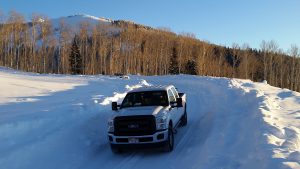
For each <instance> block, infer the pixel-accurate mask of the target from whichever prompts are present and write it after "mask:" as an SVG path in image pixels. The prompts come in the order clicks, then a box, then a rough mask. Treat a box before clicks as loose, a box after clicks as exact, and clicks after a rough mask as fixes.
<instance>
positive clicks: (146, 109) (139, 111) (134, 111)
mask: <svg viewBox="0 0 300 169" xmlns="http://www.w3.org/2000/svg"><path fill="white" fill-rule="evenodd" d="M166 108H167V107H163V106H143V107H128V108H123V109H121V110H119V111H118V113H117V116H136V115H154V116H157V115H158V114H159V113H160V112H163V111H164V110H165V109H166Z"/></svg>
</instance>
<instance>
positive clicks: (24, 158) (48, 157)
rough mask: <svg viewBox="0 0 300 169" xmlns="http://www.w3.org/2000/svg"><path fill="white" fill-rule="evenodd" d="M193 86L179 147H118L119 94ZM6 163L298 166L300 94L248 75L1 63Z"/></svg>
mask: <svg viewBox="0 0 300 169" xmlns="http://www.w3.org/2000/svg"><path fill="white" fill-rule="evenodd" d="M166 84H173V85H175V86H176V87H177V88H178V90H179V91H181V92H185V93H186V94H187V111H188V125H187V126H186V127H182V128H179V129H178V132H177V134H176V135H175V149H174V151H173V152H171V153H165V152H161V151H159V150H152V149H145V150H132V151H128V152H125V153H122V154H113V153H112V152H111V150H110V147H109V144H108V140H107V135H106V132H107V119H108V118H109V116H110V115H112V114H113V112H112V111H111V110H110V109H111V106H110V103H111V102H112V101H119V102H120V101H122V99H123V97H124V96H125V94H126V92H127V91H129V90H132V89H134V88H138V87H141V86H149V85H166ZM0 143H1V144H0V168H1V169H20V168H22V169H33V168H43V169H53V168H57V169H77V168H78V169H81V168H85V169H93V168H101V169H132V168H136V169H140V168H143V169H144V168H146V169H147V168H149V169H153V168H169V169H177V168H178V169H183V168H184V169H190V168H193V169H194V168H195V169H197V168H201V169H219V168H222V169H237V168H245V169H254V168H259V169H265V168H269V169H275V168H300V163H299V161H300V94H299V93H297V92H293V91H290V90H287V89H279V88H275V87H272V86H270V85H268V84H266V83H254V82H251V81H249V80H239V79H228V78H212V77H198V76H188V75H177V76H151V77H145V76H130V78H119V77H110V76H100V75H99V76H71V75H39V74H32V73H22V72H17V71H13V70H9V69H5V68H1V69H0Z"/></svg>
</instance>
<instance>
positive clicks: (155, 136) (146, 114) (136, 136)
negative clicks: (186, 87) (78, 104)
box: [108, 85, 187, 153]
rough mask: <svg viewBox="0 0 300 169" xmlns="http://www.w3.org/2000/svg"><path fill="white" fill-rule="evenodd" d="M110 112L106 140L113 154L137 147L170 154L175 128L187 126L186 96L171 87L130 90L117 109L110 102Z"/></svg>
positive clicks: (114, 103) (114, 104)
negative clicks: (156, 149) (155, 149)
mask: <svg viewBox="0 0 300 169" xmlns="http://www.w3.org/2000/svg"><path fill="white" fill-rule="evenodd" d="M112 110H113V111H114V112H115V113H114V115H113V116H112V117H111V118H110V119H109V121H108V139H109V142H110V145H111V149H112V151H113V152H115V153H119V152H121V151H122V150H123V148H128V147H130V146H141V145H142V146H146V145H147V146H148V145H150V146H159V147H162V148H163V149H164V150H165V151H167V152H170V151H172V150H173V147H174V133H176V128H177V127H178V126H185V125H186V124H187V112H186V95H185V94H184V93H178V92H177V90H176V88H175V87H174V86H173V85H169V86H151V87H142V88H138V89H135V90H132V91H130V92H128V93H127V95H126V96H125V98H124V100H123V102H122V104H121V105H118V104H117V102H113V103H112Z"/></svg>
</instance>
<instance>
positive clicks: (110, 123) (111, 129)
mask: <svg viewBox="0 0 300 169" xmlns="http://www.w3.org/2000/svg"><path fill="white" fill-rule="evenodd" d="M107 124H108V132H114V131H115V128H114V119H109V120H108V123H107Z"/></svg>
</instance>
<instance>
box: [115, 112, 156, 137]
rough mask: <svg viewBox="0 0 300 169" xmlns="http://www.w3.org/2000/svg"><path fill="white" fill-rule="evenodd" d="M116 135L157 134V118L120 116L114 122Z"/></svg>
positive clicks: (149, 116) (150, 116)
mask: <svg viewBox="0 0 300 169" xmlns="http://www.w3.org/2000/svg"><path fill="white" fill-rule="evenodd" d="M114 125H115V126H114V128H115V132H114V134H115V135H116V136H142V135H152V134H154V133H155V130H156V126H155V117H154V116H152V115H143V116H120V117H116V118H115V120H114Z"/></svg>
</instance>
